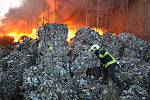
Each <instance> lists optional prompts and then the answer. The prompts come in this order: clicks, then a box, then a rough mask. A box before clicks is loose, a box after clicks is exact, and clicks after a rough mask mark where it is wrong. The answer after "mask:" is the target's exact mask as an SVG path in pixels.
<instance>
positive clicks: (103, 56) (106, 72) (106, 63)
mask: <svg viewBox="0 0 150 100" xmlns="http://www.w3.org/2000/svg"><path fill="white" fill-rule="evenodd" d="M89 51H90V52H93V53H95V54H96V56H97V57H98V58H99V59H100V61H101V66H102V67H101V69H102V74H103V78H102V83H104V84H108V81H107V80H108V77H110V78H111V79H112V81H113V82H114V83H116V84H117V78H116V76H115V71H116V67H117V66H118V64H117V62H116V60H115V58H114V57H113V56H112V55H111V54H110V53H109V52H107V51H106V50H105V49H103V48H100V46H99V45H97V44H94V45H93V46H92V47H91V48H90V49H89ZM117 85H118V84H117Z"/></svg>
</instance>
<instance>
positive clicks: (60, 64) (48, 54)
mask: <svg viewBox="0 0 150 100" xmlns="http://www.w3.org/2000/svg"><path fill="white" fill-rule="evenodd" d="M67 35H68V28H67V26H66V25H62V24H45V25H44V26H41V27H40V28H39V31H38V36H39V46H38V53H39V58H38V60H37V61H38V62H37V66H32V67H30V68H29V69H27V70H26V71H25V72H24V87H25V89H26V91H25V97H26V98H32V99H40V98H41V99H45V98H46V99H47V100H58V99H60V98H61V99H62V98H64V97H65V91H66V87H67V84H66V83H65V82H66V79H67V77H68V70H67V67H68V66H67V50H68V45H67V41H66V40H67ZM64 100H65V99H64Z"/></svg>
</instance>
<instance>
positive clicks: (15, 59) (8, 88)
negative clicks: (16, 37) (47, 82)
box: [0, 40, 36, 100]
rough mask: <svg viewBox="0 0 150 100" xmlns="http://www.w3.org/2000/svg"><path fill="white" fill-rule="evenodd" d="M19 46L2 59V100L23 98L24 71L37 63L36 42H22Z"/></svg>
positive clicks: (0, 97)
mask: <svg viewBox="0 0 150 100" xmlns="http://www.w3.org/2000/svg"><path fill="white" fill-rule="evenodd" d="M33 41H35V40H33ZM18 46H19V48H14V50H13V51H12V52H11V53H10V54H9V55H7V56H5V57H3V58H2V59H1V60H0V100H20V99H22V95H21V92H22V90H23V88H22V82H23V72H24V70H25V68H28V67H29V66H31V65H33V64H35V63H34V61H35V59H36V55H35V51H34V52H33V50H34V48H33V47H34V44H32V45H30V44H26V43H22V44H20V45H18Z"/></svg>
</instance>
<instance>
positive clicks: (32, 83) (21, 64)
mask: <svg viewBox="0 0 150 100" xmlns="http://www.w3.org/2000/svg"><path fill="white" fill-rule="evenodd" d="M67 36H68V27H67V25H63V24H45V25H43V26H41V27H40V28H39V30H38V37H39V38H38V39H37V40H31V41H30V42H29V40H27V41H24V44H22V45H20V46H19V47H18V48H16V49H14V50H13V52H11V53H10V55H8V56H6V57H4V58H3V59H2V60H1V62H0V63H2V64H1V66H0V89H1V90H0V97H1V98H2V97H5V98H4V100H10V97H11V96H12V95H13V94H15V95H17V93H18V95H19V96H22V97H23V99H25V100H29V99H33V100H41V99H42V100H108V99H109V100H118V98H120V100H130V99H133V100H148V99H149V97H150V94H149V93H150V81H149V80H150V60H149V59H150V42H148V41H144V40H141V39H138V38H137V37H135V36H133V35H131V34H129V33H121V34H120V35H118V36H116V35H113V34H112V33H108V34H106V35H104V36H101V35H99V34H98V33H97V32H96V31H94V30H92V29H91V28H86V27H84V28H81V29H79V30H78V31H77V33H76V37H75V38H74V39H73V41H72V44H71V45H69V44H68V43H67ZM95 43H96V44H99V45H100V46H102V47H103V48H105V49H106V50H107V51H109V52H110V53H111V54H112V55H113V56H115V58H116V59H117V61H118V64H119V65H120V66H118V68H117V70H118V71H117V72H116V76H117V78H118V80H119V81H120V82H121V87H119V88H118V89H117V87H116V86H115V84H113V82H112V81H109V84H106V85H104V84H102V83H101V78H100V79H99V80H96V78H95V77H86V69H87V68H93V67H99V66H100V64H99V60H98V58H97V57H96V56H95V55H94V54H92V53H90V52H89V51H88V50H89V48H90V47H91V45H93V44H95ZM17 80H19V82H18V81H17ZM10 82H11V83H13V84H10ZM12 87H13V88H12ZM18 87H19V88H18ZM16 90H18V92H17V93H15V92H16ZM20 94H21V95H20ZM1 95H2V96H1ZM6 96H8V97H6ZM19 96H17V97H19ZM1 98H0V99H1ZM17 99H18V98H17ZM17 99H15V100H17ZM18 100H20V98H19V99H18Z"/></svg>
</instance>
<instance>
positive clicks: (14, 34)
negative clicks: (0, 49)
mask: <svg viewBox="0 0 150 100" xmlns="http://www.w3.org/2000/svg"><path fill="white" fill-rule="evenodd" d="M36 31H37V29H36V28H33V29H32V32H31V33H22V32H9V33H8V34H7V36H10V37H13V38H14V42H19V39H20V38H21V37H22V36H28V37H30V38H32V39H36V38H37V35H36Z"/></svg>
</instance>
